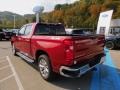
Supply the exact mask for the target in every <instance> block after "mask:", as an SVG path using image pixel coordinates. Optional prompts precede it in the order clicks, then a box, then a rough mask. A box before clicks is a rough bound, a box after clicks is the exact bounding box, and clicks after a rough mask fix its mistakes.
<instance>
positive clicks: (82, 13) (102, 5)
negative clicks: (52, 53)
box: [42, 0, 120, 27]
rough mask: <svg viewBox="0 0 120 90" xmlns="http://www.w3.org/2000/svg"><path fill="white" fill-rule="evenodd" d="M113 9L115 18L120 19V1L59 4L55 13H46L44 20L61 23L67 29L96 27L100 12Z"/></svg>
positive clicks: (96, 0) (93, 0) (83, 1)
mask: <svg viewBox="0 0 120 90" xmlns="http://www.w3.org/2000/svg"><path fill="white" fill-rule="evenodd" d="M111 9H113V10H114V15H113V18H120V0H80V1H77V2H75V3H74V4H63V5H60V4H58V5H56V6H55V9H54V11H52V12H49V13H44V14H43V15H42V19H43V21H45V22H57V23H58V22H61V23H64V24H65V26H66V27H96V26H97V21H98V17H99V14H100V12H103V11H106V10H111Z"/></svg>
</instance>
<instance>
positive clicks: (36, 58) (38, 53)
mask: <svg viewBox="0 0 120 90" xmlns="http://www.w3.org/2000/svg"><path fill="white" fill-rule="evenodd" d="M42 54H45V55H47V56H48V57H49V55H48V54H47V53H46V52H45V51H42V50H38V51H36V54H35V62H36V63H38V57H39V56H40V55H42Z"/></svg>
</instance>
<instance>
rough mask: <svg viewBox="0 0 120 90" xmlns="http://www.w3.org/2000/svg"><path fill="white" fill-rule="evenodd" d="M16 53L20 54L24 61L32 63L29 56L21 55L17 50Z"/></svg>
mask: <svg viewBox="0 0 120 90" xmlns="http://www.w3.org/2000/svg"><path fill="white" fill-rule="evenodd" d="M17 55H18V56H20V57H21V58H23V59H25V60H26V61H28V62H30V63H33V62H34V60H32V59H30V58H29V57H27V56H25V55H23V54H22V53H20V52H17Z"/></svg>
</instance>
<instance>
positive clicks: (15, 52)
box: [12, 44, 17, 56]
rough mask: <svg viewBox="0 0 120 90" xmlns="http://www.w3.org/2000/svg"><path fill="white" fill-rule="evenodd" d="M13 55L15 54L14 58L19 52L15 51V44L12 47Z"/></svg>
mask: <svg viewBox="0 0 120 90" xmlns="http://www.w3.org/2000/svg"><path fill="white" fill-rule="evenodd" d="M12 53H13V55H14V56H17V51H16V49H15V46H14V44H13V45H12Z"/></svg>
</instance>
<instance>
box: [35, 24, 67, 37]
mask: <svg viewBox="0 0 120 90" xmlns="http://www.w3.org/2000/svg"><path fill="white" fill-rule="evenodd" d="M64 34H66V33H65V29H64V26H63V25H59V24H58V25H54V24H38V25H37V26H36V30H35V35H64Z"/></svg>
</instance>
